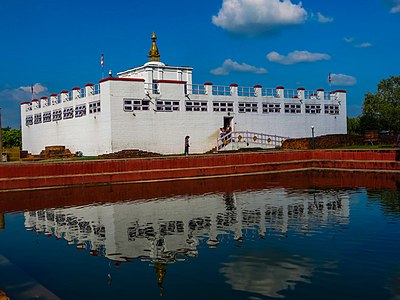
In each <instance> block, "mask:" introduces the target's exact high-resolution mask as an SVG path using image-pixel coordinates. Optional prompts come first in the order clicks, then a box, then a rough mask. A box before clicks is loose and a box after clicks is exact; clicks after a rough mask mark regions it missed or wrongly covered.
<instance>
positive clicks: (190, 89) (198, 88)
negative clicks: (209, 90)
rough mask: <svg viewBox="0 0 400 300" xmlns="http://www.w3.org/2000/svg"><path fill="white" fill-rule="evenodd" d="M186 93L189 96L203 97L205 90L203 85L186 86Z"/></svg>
mask: <svg viewBox="0 0 400 300" xmlns="http://www.w3.org/2000/svg"><path fill="white" fill-rule="evenodd" d="M187 93H188V94H189V95H205V94H206V88H205V87H204V84H188V85H187Z"/></svg>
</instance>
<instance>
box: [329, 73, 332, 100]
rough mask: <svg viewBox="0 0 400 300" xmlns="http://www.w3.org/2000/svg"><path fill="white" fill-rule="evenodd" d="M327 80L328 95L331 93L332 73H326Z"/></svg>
mask: <svg viewBox="0 0 400 300" xmlns="http://www.w3.org/2000/svg"><path fill="white" fill-rule="evenodd" d="M328 82H329V96H330V95H331V92H332V75H331V73H329V75H328Z"/></svg>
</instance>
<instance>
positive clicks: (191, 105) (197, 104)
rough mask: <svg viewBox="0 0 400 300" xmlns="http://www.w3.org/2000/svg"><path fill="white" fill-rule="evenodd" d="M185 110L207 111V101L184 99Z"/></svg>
mask: <svg viewBox="0 0 400 300" xmlns="http://www.w3.org/2000/svg"><path fill="white" fill-rule="evenodd" d="M185 107H186V111H207V101H186V102H185Z"/></svg>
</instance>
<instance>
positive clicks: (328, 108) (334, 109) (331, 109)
mask: <svg viewBox="0 0 400 300" xmlns="http://www.w3.org/2000/svg"><path fill="white" fill-rule="evenodd" d="M325 114H329V115H338V114H339V105H336V104H325Z"/></svg>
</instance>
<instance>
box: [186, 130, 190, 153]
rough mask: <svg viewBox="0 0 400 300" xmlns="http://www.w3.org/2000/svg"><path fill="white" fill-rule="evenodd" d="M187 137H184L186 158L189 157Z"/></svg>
mask: <svg viewBox="0 0 400 300" xmlns="http://www.w3.org/2000/svg"><path fill="white" fill-rule="evenodd" d="M189 138H190V137H189V136H188V135H187V136H186V137H185V155H186V156H188V155H189V147H190V145H189Z"/></svg>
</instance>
